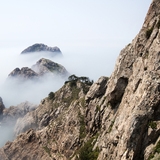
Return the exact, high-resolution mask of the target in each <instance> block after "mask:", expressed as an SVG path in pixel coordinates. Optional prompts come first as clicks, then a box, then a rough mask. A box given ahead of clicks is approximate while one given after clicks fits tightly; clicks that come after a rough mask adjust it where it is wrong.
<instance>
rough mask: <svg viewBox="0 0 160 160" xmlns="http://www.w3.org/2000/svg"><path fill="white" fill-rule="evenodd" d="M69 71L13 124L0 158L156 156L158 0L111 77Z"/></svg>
mask: <svg viewBox="0 0 160 160" xmlns="http://www.w3.org/2000/svg"><path fill="white" fill-rule="evenodd" d="M84 79H85V78H84V77H82V78H77V77H74V76H72V78H71V79H69V81H68V82H66V83H65V85H64V86H63V87H62V88H61V89H60V90H59V91H57V92H56V93H50V94H49V96H48V97H47V98H45V99H44V100H42V102H41V104H40V105H39V107H38V108H37V109H36V110H35V111H32V112H29V113H27V114H26V115H25V116H24V117H23V118H21V119H19V120H18V121H17V124H16V128H15V129H16V132H15V133H16V134H17V135H18V137H17V138H16V139H15V140H14V141H13V142H8V143H7V144H6V145H5V146H4V147H3V148H1V149H0V158H1V159H4V160H8V159H13V160H14V159H16V160H17V159H31V160H35V159H37V160H42V159H43V160H49V159H50V160H51V159H52V160H69V159H70V160H96V159H97V160H151V159H152V160H158V159H160V136H159V135H160V1H159V0H153V1H152V4H151V6H150V8H149V11H148V13H147V16H146V19H145V22H144V24H143V26H142V29H141V30H140V32H139V34H138V35H137V36H136V37H135V38H134V40H133V41H132V43H130V44H128V45H127V46H126V47H125V48H124V49H123V50H122V51H121V53H120V55H119V57H118V59H117V62H116V66H115V69H114V72H113V73H112V75H111V77H110V78H109V79H108V78H107V77H101V78H100V79H99V80H98V81H97V82H95V83H93V84H92V85H91V86H90V84H91V83H87V82H88V81H86V80H84Z"/></svg>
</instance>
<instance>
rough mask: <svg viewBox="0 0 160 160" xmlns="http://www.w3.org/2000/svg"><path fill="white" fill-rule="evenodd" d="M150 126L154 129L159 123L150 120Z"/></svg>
mask: <svg viewBox="0 0 160 160" xmlns="http://www.w3.org/2000/svg"><path fill="white" fill-rule="evenodd" d="M148 126H149V127H151V128H152V129H157V123H156V122H153V121H150V122H149V124H148Z"/></svg>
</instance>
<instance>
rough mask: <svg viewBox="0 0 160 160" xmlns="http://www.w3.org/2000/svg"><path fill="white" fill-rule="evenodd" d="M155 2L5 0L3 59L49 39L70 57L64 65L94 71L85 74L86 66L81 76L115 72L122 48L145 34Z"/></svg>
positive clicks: (0, 14) (1, 11)
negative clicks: (145, 20) (9, 54)
mask: <svg viewBox="0 0 160 160" xmlns="http://www.w3.org/2000/svg"><path fill="white" fill-rule="evenodd" d="M150 3H151V0H134V1H133V0H27V1H24V0H14V1H13V0H6V1H3V2H1V5H0V20H1V29H0V54H1V61H2V59H3V56H4V55H6V54H7V53H11V54H14V53H16V54H19V53H20V52H21V51H22V50H23V49H25V48H26V47H28V46H30V45H32V44H34V43H44V44H47V45H49V46H58V47H59V48H60V49H61V51H62V52H63V55H64V57H66V60H68V62H62V63H64V65H66V66H65V67H66V68H69V71H70V72H72V71H73V72H75V71H74V69H76V70H77V68H79V69H80V68H82V66H83V65H82V63H83V64H84V65H85V67H86V68H88V70H85V68H84V70H83V71H84V73H83V71H82V70H81V71H79V72H78V73H77V74H84V75H86V74H87V75H88V76H91V78H94V79H97V78H98V77H99V76H101V75H106V76H109V75H110V73H111V72H112V70H113V68H114V64H115V60H116V58H117V56H118V54H119V52H120V50H121V49H122V48H124V47H125V46H126V45H127V44H128V43H130V42H131V41H132V39H133V38H134V37H135V36H136V34H137V33H138V32H139V30H140V28H141V26H142V24H143V22H144V18H145V15H146V13H147V11H148V8H149V5H150ZM67 58H68V59H67ZM72 58H73V59H72ZM13 59H14V58H13ZM13 59H11V60H10V61H8V63H12V60H13ZM91 61H92V63H91V64H90V63H87V62H91ZM60 62H61V61H60ZM71 63H72V65H70V64H71ZM76 67H77V68H76Z"/></svg>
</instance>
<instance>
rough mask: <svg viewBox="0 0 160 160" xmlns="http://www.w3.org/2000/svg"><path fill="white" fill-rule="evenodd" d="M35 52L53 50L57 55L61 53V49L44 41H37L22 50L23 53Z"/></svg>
mask: <svg viewBox="0 0 160 160" xmlns="http://www.w3.org/2000/svg"><path fill="white" fill-rule="evenodd" d="M33 52H52V53H54V54H57V55H61V50H60V49H59V48H58V47H48V46H47V45H45V44H42V43H36V44H34V45H32V46H30V47H28V48H26V49H25V50H23V51H22V52H21V54H26V53H33Z"/></svg>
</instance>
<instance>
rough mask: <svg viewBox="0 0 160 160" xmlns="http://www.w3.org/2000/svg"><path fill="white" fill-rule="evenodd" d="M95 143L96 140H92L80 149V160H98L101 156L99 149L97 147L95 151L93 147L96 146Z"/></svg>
mask: <svg viewBox="0 0 160 160" xmlns="http://www.w3.org/2000/svg"><path fill="white" fill-rule="evenodd" d="M93 141H94V139H93V138H91V139H90V140H89V141H87V142H86V143H85V144H84V146H83V147H82V148H81V149H80V152H79V159H80V160H97V158H98V155H99V148H98V147H97V148H96V149H95V150H93V147H94V144H95V143H94V142H93Z"/></svg>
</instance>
